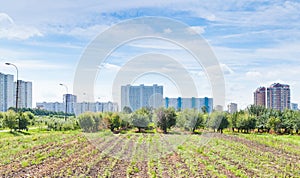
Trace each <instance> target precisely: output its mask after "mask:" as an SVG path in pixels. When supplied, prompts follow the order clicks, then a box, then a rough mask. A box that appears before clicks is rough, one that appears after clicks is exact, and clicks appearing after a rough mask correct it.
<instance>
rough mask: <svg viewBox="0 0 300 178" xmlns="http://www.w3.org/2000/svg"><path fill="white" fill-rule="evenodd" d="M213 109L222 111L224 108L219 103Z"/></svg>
mask: <svg viewBox="0 0 300 178" xmlns="http://www.w3.org/2000/svg"><path fill="white" fill-rule="evenodd" d="M214 110H215V111H224V108H223V106H221V105H216V106H215V107H214Z"/></svg>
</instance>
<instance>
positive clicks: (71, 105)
mask: <svg viewBox="0 0 300 178" xmlns="http://www.w3.org/2000/svg"><path fill="white" fill-rule="evenodd" d="M63 101H64V106H65V107H66V108H67V109H66V110H67V113H70V114H75V112H76V105H77V96H76V95H72V94H64V95H63Z"/></svg>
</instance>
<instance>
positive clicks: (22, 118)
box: [17, 112, 31, 130]
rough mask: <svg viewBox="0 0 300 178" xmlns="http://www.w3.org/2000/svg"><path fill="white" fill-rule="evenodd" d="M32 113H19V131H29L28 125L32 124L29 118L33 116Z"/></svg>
mask: <svg viewBox="0 0 300 178" xmlns="http://www.w3.org/2000/svg"><path fill="white" fill-rule="evenodd" d="M29 113H30V112H24V113H18V114H17V117H18V119H17V120H18V121H19V130H28V127H27V126H28V125H29V124H30V120H29V118H30V117H31V115H30V114H29Z"/></svg>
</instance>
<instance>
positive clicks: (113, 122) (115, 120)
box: [109, 113, 121, 132]
mask: <svg viewBox="0 0 300 178" xmlns="http://www.w3.org/2000/svg"><path fill="white" fill-rule="evenodd" d="M120 126H121V119H120V116H119V115H118V114H117V113H113V114H112V115H111V117H110V120H109V128H110V130H111V131H112V132H113V131H114V130H115V128H116V129H118V128H119V127H120Z"/></svg>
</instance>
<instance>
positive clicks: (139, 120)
mask: <svg viewBox="0 0 300 178" xmlns="http://www.w3.org/2000/svg"><path fill="white" fill-rule="evenodd" d="M131 120H132V121H131V122H132V125H133V126H134V127H137V128H138V129H139V132H141V129H142V128H147V127H148V124H149V123H150V120H149V115H147V114H146V113H139V112H135V113H133V114H132V115H131Z"/></svg>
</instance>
